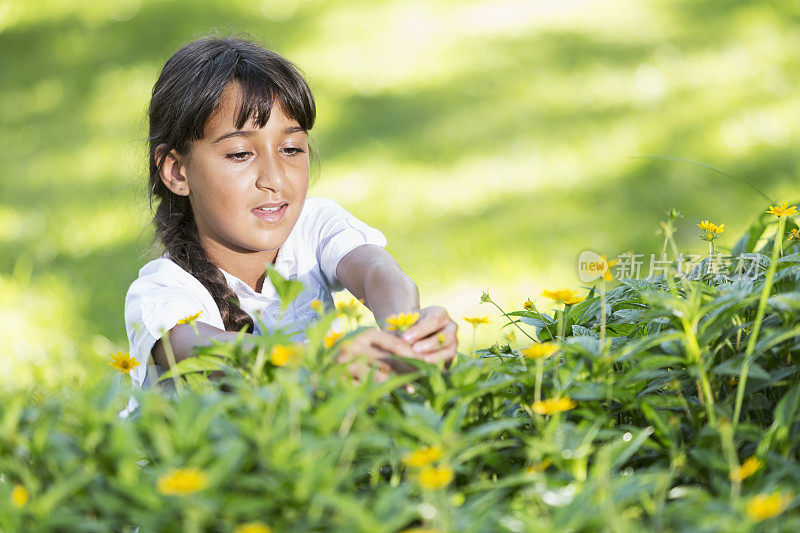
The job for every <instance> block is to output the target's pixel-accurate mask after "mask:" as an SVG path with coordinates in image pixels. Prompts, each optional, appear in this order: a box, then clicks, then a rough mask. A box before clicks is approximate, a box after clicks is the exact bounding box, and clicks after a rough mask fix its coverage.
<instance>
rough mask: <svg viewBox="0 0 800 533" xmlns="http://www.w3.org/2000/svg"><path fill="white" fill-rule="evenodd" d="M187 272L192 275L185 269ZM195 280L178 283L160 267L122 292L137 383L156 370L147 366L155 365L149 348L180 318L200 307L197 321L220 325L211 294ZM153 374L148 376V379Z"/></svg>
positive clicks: (196, 310) (133, 373)
mask: <svg viewBox="0 0 800 533" xmlns="http://www.w3.org/2000/svg"><path fill="white" fill-rule="evenodd" d="M176 267H177V265H176ZM177 268H180V267H177ZM184 272H185V271H184ZM186 275H187V276H190V277H191V275H190V274H188V273H186ZM194 281H196V282H197V285H198V286H199V288H197V287H193V286H192V285H186V284H185V282H184V283H180V282H178V281H176V280H175V279H174V278H172V277H170V275H169V274H168V273H165V272H163V271H162V272H157V273H154V274H151V275H146V276H140V277H139V278H138V279H136V280H135V281H134V282H133V283H132V284H131V286H130V288H129V289H128V293H127V295H126V296H125V329H126V330H127V333H128V344H129V348H130V351H129V353H130V355H131V357H134V358H136V360H137V361H139V366H137V367H136V368H134V369H132V370H131V380H132V382H133V384H135V385H136V386H138V387H142V386H143V384H144V383H145V379H146V378H148V374H152V373H154V372H155V369H154V368H148V367H152V366H153V365H155V363H154V362H153V361H151V357H150V353H151V350H152V349H153V346H154V345H155V343H156V341H157V340H158V339H160V338H161V336H162V335H163V334H164V333H165V332H167V331H169V330H170V329H172V328H173V327H174V326H175V325H176V324H177V323H178V321H179V320H181V319H182V318H185V317H187V316H190V315H194V314H197V313H198V312H201V311H202V313H201V314H200V316H199V317H198V318H197V321H198V322H205V323H208V324H211V325H213V326H216V327H221V326H222V319H221V318H220V316H219V310H218V309H217V307H216V305H215V304H214V301H213V299H211V295H210V294H209V293H208V291H207V290H206V289H205V287H203V286H202V284H200V282H199V281H197V280H194ZM201 291H204V292H205V294H203V293H202V292H201ZM223 329H224V328H223ZM152 378H153V376H150V380H151V381H152Z"/></svg>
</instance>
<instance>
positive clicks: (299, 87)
mask: <svg viewBox="0 0 800 533" xmlns="http://www.w3.org/2000/svg"><path fill="white" fill-rule="evenodd" d="M275 70H276V71H273V72H268V71H267V70H266V69H264V68H263V67H262V66H261V65H255V64H253V63H251V62H249V61H248V60H246V59H242V60H240V61H239V62H238V63H237V65H236V69H235V70H234V72H233V77H232V81H234V80H235V81H238V82H239V83H240V84H241V91H242V98H241V100H240V103H239V109H238V110H237V111H236V122H235V126H236V129H242V128H243V127H244V125H245V124H246V123H247V122H248V121H249V120H252V121H253V122H254V123H255V124H256V126H257V127H259V128H263V127H264V125H265V124H266V123H267V121H269V117H270V113H271V112H272V106H273V105H274V104H275V99H276V98H277V99H278V101H279V102H280V105H281V108H283V111H284V113H286V115H287V116H288V117H289V118H292V119H294V120H296V121H297V123H298V124H299V125H300V127H301V128H303V129H304V130H305V131H306V132H307V131H308V130H310V129H311V128H312V127H313V126H314V110H313V109H314V108H313V100H311V95H310V92H309V91H308V87H307V86H306V84H305V83H297V79H296V78H295V76H293V75H292V74H293V73H291V72H289V71H288V70H284V71H282V70H283V69H275Z"/></svg>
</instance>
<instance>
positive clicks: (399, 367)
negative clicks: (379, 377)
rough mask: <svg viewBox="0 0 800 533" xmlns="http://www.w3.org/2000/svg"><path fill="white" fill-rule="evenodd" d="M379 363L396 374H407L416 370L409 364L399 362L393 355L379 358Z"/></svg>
mask: <svg viewBox="0 0 800 533" xmlns="http://www.w3.org/2000/svg"><path fill="white" fill-rule="evenodd" d="M381 362H382V363H383V364H384V365H386V366H387V367H388V368H390V369H391V370H392V372H396V373H397V374H408V373H410V372H416V371H417V368H416V367H414V366H411V365H410V364H408V363H406V362H405V361H401V360H400V359H397V358H396V357H395V356H394V355H392V354H388V355H386V356H384V357H382V358H381Z"/></svg>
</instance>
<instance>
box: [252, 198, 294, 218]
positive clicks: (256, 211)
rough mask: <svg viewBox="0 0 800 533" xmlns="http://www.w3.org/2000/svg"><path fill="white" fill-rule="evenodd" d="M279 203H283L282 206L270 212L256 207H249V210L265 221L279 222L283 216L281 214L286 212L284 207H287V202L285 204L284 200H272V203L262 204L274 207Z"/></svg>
mask: <svg viewBox="0 0 800 533" xmlns="http://www.w3.org/2000/svg"><path fill="white" fill-rule="evenodd" d="M281 204H283V205H282V207H281V208H280V209H278V210H277V211H273V212H272V213H268V212H266V211H261V210H260V209H259V208H258V207H257V208H255V209H251V210H250V212H251V213H253V214H254V215H255V216H257V217H258V218H260V219H261V220H266V221H267V222H279V221H280V220H281V219H282V218H283V215H284V214H285V213H286V208H287V207H289V204H287V203H286V202H273V203H272V204H264V205H263V206H264V207H275V206H278V205H281ZM259 207H262V206H259Z"/></svg>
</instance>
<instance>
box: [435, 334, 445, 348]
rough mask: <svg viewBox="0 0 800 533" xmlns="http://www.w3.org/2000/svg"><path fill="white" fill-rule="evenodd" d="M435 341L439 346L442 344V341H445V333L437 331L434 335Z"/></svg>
mask: <svg viewBox="0 0 800 533" xmlns="http://www.w3.org/2000/svg"><path fill="white" fill-rule="evenodd" d="M436 341H437V342H438V343H439V346H440V347H441V346H444V343H445V342H447V335H445V334H444V333H439V334H438V335H436Z"/></svg>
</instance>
